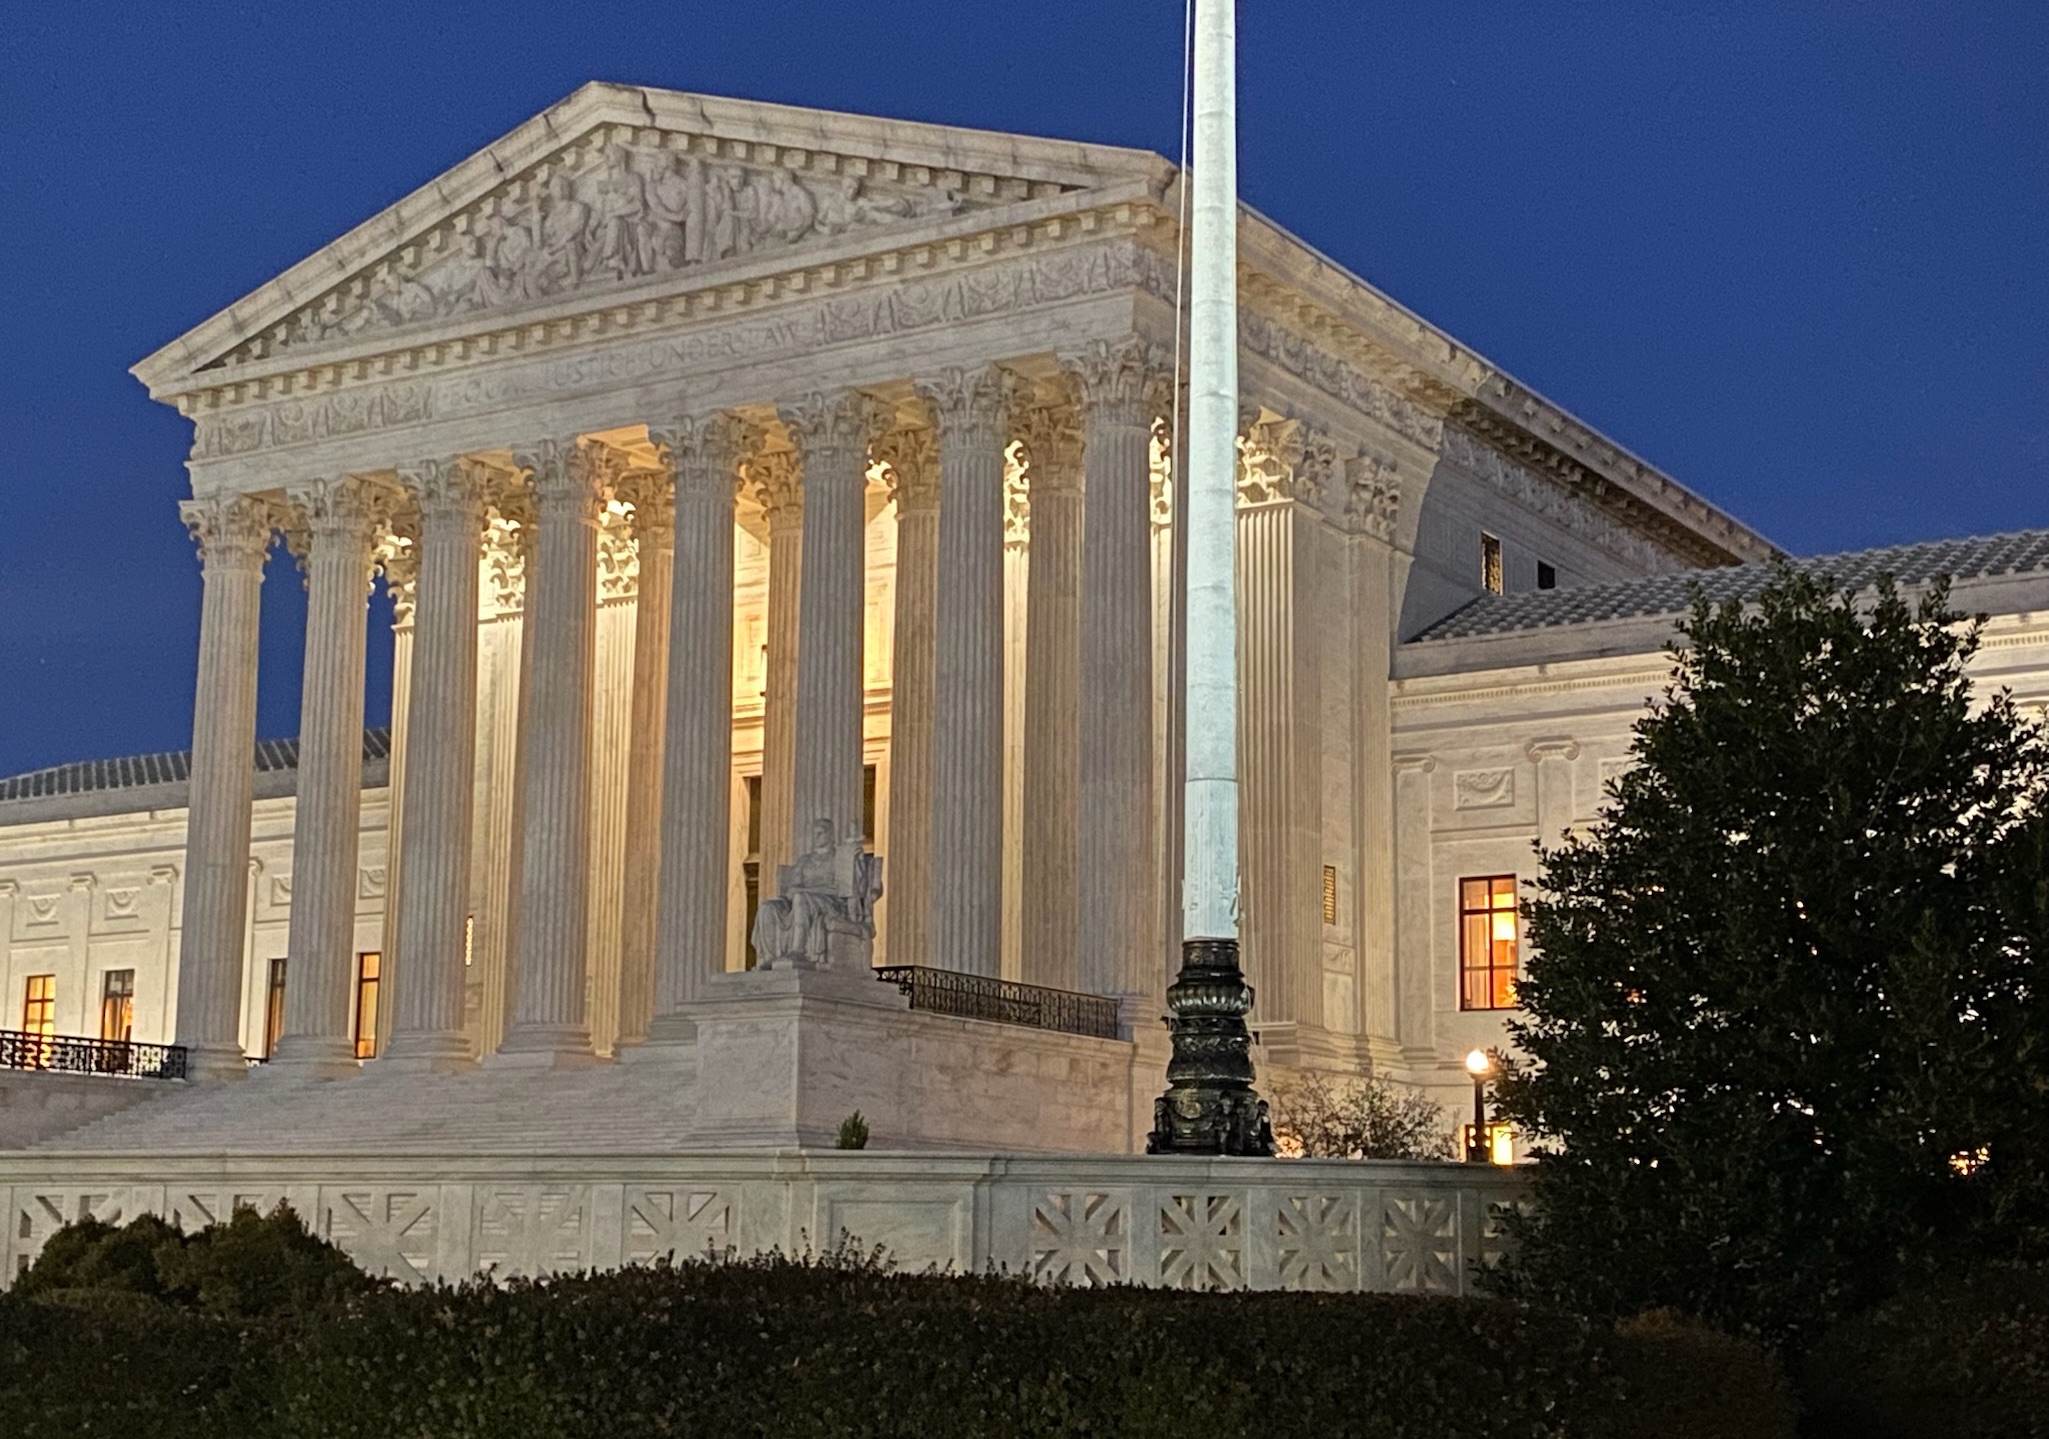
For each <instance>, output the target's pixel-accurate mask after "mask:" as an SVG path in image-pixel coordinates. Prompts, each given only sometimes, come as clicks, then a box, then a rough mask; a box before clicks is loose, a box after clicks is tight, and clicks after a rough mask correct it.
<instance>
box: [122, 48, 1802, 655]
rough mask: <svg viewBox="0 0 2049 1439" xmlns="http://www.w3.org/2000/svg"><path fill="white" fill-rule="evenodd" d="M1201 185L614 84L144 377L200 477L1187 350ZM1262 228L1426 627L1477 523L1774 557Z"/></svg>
mask: <svg viewBox="0 0 2049 1439" xmlns="http://www.w3.org/2000/svg"><path fill="white" fill-rule="evenodd" d="M1180 202H1181V194H1180V179H1179V174H1178V172H1177V170H1176V168H1175V166H1174V165H1173V164H1172V163H1170V162H1169V161H1167V160H1166V159H1164V158H1162V157H1161V156H1159V155H1156V154H1152V153H1150V152H1147V151H1141V150H1131V149H1123V148H1117V147H1111V146H1101V145H1091V144H1085V143H1078V142H1072V141H1063V140H1051V139H1043V138H1039V137H1033V136H1022V135H1009V134H998V133H991V132H987V131H978V130H968V129H960V128H954V127H948V126H939V125H929V124H920V123H913V122H907V121H898V120H888V119H880V118H875V117H871V116H863V115H848V114H840V113H834V112H828V111H822V110H812V109H803V108H796V107H790V106H783V105H769V104H762V103H759V102H754V101H747V100H734V99H723V98H719V97H714V96H705V95H691V94H682V93H678V92H673V91H666V90H654V89H647V88H643V87H638V86H629V85H617V84H607V83H592V84H588V85H585V86H584V87H582V88H581V89H579V90H577V91H576V92H575V93H574V94H572V95H570V96H569V97H568V98H566V99H564V100H563V101H561V102H560V103H558V104H556V105H554V106H552V107H550V108H549V109H548V110H546V111H544V112H542V113H541V114H539V115H537V116H535V117H534V118H533V119H531V120H529V121H527V122H526V123H524V124H522V125H520V126H519V127H518V128H516V129H515V130H513V131H512V132H511V133H509V134H508V135H506V136H505V137H503V138H502V139H500V140H498V141H496V142H494V143H493V144H491V145H489V146H486V147H485V148H484V149H483V150H481V151H479V152H478V153H477V154H475V155H472V156H471V157H469V158H468V159H466V160H464V161H462V162H461V163H459V164H457V165H456V166H454V167H453V168H451V169H450V170H448V171H446V172H445V173H444V174H442V175H440V176H438V177H436V178H435V179H434V180H432V181H431V182H429V183H428V184H426V185H424V186H422V187H421V188H420V189H418V190H416V191H414V192H413V193H412V194H410V195H407V196H406V197H404V198H403V199H401V200H399V201H398V202H397V203H395V204H393V205H391V206H390V207H388V208H387V209H385V210H383V211H382V212H380V213H379V214H377V215H375V216H373V217H371V218H370V219H368V220H366V221H365V222H364V223H363V224H361V225H359V226H357V227H356V228H355V229H353V230H351V231H349V232H348V233H347V234H345V235H343V236H341V237H340V238H339V239H337V240H335V241H333V242H332V243H331V244H329V245H327V246H325V247H323V248H322V249H321V250H319V251H318V252H317V253H315V254H313V255H311V256H309V257H308V258H307V259H305V260H303V261H301V262H300V263H298V264H297V265H294V266H293V267H291V268H290V269H289V270H287V271H285V272H284V273H283V274H281V275H279V276H277V277H276V278H275V279H273V280H271V281H269V282H268V283H266V284H265V285H263V286H261V287H259V288H258V289H256V290H255V291H253V292H252V293H250V294H249V295H247V296H245V297H244V298H243V299H241V300H238V301H236V302H235V303H234V304H232V305H230V306H229V307H228V308H226V309H225V310H223V311H221V312H220V313H219V314H217V315H215V316H213V317H212V318H210V319H208V320H206V321H204V322H202V323H201V324H199V325H197V326H196V327H194V328H193V329H192V330H190V331H188V332H187V333H185V334H184V335H181V336H179V337H178V338H177V339H175V340H173V341H172V342H171V343H169V344H167V345H165V346H164V347H163V348H162V349H160V350H158V351H157V352H156V353H154V354H152V355H150V356H149V357H148V358H147V359H145V360H143V361H142V362H141V363H139V364H138V365H136V366H135V368H134V373H135V374H136V376H137V377H138V378H139V379H141V380H142V382H143V383H144V384H145V385H146V386H147V387H148V389H149V392H150V394H151V395H152V396H153V397H155V398H157V399H159V400H162V401H164V402H166V403H170V404H173V405H175V406H176V407H177V408H178V409H179V410H180V411H181V412H182V413H184V414H185V415H187V416H188V417H189V418H191V419H192V421H193V423H194V443H193V448H192V453H191V459H190V462H189V468H190V470H191V477H192V485H193V489H194V492H195V493H198V494H206V493H213V492H217V491H221V490H252V491H253V490H260V489H263V488H266V487H268V486H273V485H276V484H277V483H279V481H278V479H277V476H278V474H279V473H280V472H285V473H289V472H291V471H292V470H293V469H295V468H298V467H313V468H315V469H316V470H317V471H318V472H321V473H333V472H337V471H339V472H350V471H352V470H358V469H360V470H372V469H378V468H383V467H388V466H390V465H392V464H393V463H395V460H394V457H393V452H392V438H391V432H392V431H395V430H404V431H406V432H407V433H408V435H409V436H415V437H417V439H418V440H419V442H421V443H432V444H436V445H441V446H444V447H446V449H444V451H443V452H461V451H462V450H463V449H465V448H466V447H467V448H475V449H487V448H493V447H495V446H498V445H502V444H503V443H505V442H506V439H507V438H508V436H507V427H508V426H511V425H517V424H520V423H532V422H533V421H532V419H531V417H532V415H533V414H534V413H535V412H536V411H537V410H538V409H539V408H541V407H542V406H543V405H544V404H545V405H546V406H547V407H549V410H550V413H553V414H566V415H574V416H578V417H587V419H585V418H580V419H579V420H578V423H581V424H582V425H583V429H584V432H596V431H600V430H612V429H614V428H617V427H619V426H622V425H630V424H632V423H634V422H635V421H636V420H638V421H643V422H644V421H645V420H646V418H647V414H648V412H649V410H650V408H658V407H662V406H668V407H672V408H673V407H674V406H676V405H677V404H678V403H679V397H687V399H688V400H689V401H690V403H692V404H697V405H711V404H717V403H728V402H733V403H740V402H755V403H758V402H761V401H763V400H772V399H773V398H775V396H773V395H762V394H753V393H750V392H748V391H747V390H746V388H745V387H746V386H747V385H749V384H754V385H757V386H758V385H759V384H761V383H765V380H764V379H763V378H760V377H774V376H781V377H785V378H788V377H802V379H803V381H804V382H805V383H813V382H816V383H825V382H828V381H829V382H831V383H851V384H863V385H876V384H884V383H889V382H892V381H895V380H897V379H898V378H899V377H900V375H901V372H902V371H903V370H904V369H905V368H906V367H909V366H920V365H923V366H939V365H945V364H950V363H962V362H964V361H965V360H967V359H970V358H978V359H979V360H982V361H986V360H987V359H990V358H997V359H1001V360H1003V361H1004V362H1006V363H1010V362H1013V361H1014V362H1018V363H1021V364H1023V365H1025V366H1030V365H1032V364H1034V363H1039V364H1043V365H1045V366H1046V367H1048V368H1050V367H1051V365H1052V363H1053V352H1054V351H1055V350H1056V349H1057V347H1058V345H1059V344H1061V343H1066V342H1071V341H1074V340H1077V339H1082V338H1086V337H1087V336H1088V335H1090V334H1092V333H1093V334H1100V333H1103V332H1104V331H1105V329H1106V327H1114V328H1115V329H1116V330H1117V331H1119V332H1122V333H1130V332H1133V331H1136V332H1137V333H1139V334H1140V335H1141V336H1143V337H1146V338H1148V339H1150V340H1152V341H1153V342H1154V343H1156V344H1158V345H1160V346H1161V347H1162V349H1163V350H1165V351H1167V352H1171V349H1172V344H1173V339H1174V306H1175V297H1176V293H1177V291H1176V258H1177V255H1178V252H1179V249H1180V245H1179V234H1180V231H1179V227H1178V215H1179V212H1180ZM1239 244H1240V251H1239V259H1240V272H1239V275H1240V297H1241V337H1242V350H1241V356H1242V360H1241V369H1242V375H1243V381H1244V389H1245V393H1246V395H1247V398H1248V400H1250V401H1253V402H1256V403H1259V404H1263V405H1268V406H1271V407H1273V408H1274V409H1275V410H1277V411H1279V412H1282V413H1286V414H1289V415H1293V416H1296V417H1299V418H1301V419H1303V420H1304V421H1305V422H1306V423H1309V424H1313V425H1315V426H1317V427H1319V429H1320V430H1322V431H1324V432H1326V433H1328V434H1330V435H1332V436H1334V437H1335V438H1336V440H1337V441H1338V442H1339V445H1340V449H1341V450H1342V451H1343V452H1344V457H1345V458H1346V459H1348V460H1350V459H1352V458H1354V457H1356V458H1357V459H1358V460H1359V461H1360V462H1362V463H1363V464H1365V465H1368V466H1370V467H1371V468H1372V469H1373V471H1374V472H1375V473H1376V474H1378V475H1381V476H1383V477H1385V478H1387V479H1391V481H1392V484H1393V486H1394V492H1396V493H1398V496H1399V502H1398V506H1397V507H1396V512H1395V513H1394V514H1393V515H1392V516H1390V529H1391V534H1390V538H1391V539H1392V541H1393V542H1394V543H1395V544H1396V546H1397V547H1398V548H1402V549H1405V550H1408V551H1410V552H1411V553H1415V554H1418V555H1419V556H1421V557H1423V558H1424V559H1425V560H1426V562H1427V563H1426V564H1425V566H1424V567H1423V568H1424V570H1425V572H1426V574H1425V577H1426V581H1427V583H1426V584H1425V585H1424V586H1423V588H1424V589H1427V590H1429V592H1430V596H1429V599H1428V602H1427V603H1426V604H1424V605H1423V606H1422V607H1421V609H1419V610H1417V611H1416V615H1415V617H1414V621H1413V624H1412V626H1411V628H1414V627H1420V625H1421V624H1423V623H1427V622H1429V621H1430V620H1434V619H1435V618H1437V617H1438V616H1439V615H1441V614H1442V613H1443V612H1445V611H1447V610H1448V609H1450V608H1452V607H1454V606H1455V604H1456V603H1457V602H1459V601H1462V600H1463V599H1464V598H1466V597H1468V596H1469V595H1470V594H1472V593H1476V592H1477V591H1478V588H1479V579H1478V577H1479V574H1480V572H1479V570H1478V569H1477V567H1476V566H1475V565H1472V564H1468V563H1467V562H1466V560H1467V552H1468V551H1469V550H1470V549H1471V547H1472V545H1477V543H1478V538H1477V536H1478V534H1479V533H1480V531H1481V530H1483V529H1484V530H1485V531H1486V532H1487V533H1489V534H1495V535H1496V537H1497V538H1499V539H1501V540H1503V541H1504V543H1505V547H1506V551H1507V553H1506V557H1505V559H1506V564H1507V567H1508V576H1509V583H1510V586H1511V587H1513V584H1514V583H1516V582H1517V581H1516V580H1515V577H1516V576H1520V575H1522V572H1523V571H1524V570H1526V569H1527V570H1528V571H1529V574H1528V579H1529V581H1530V583H1531V584H1534V583H1535V574H1536V571H1535V570H1534V568H1533V566H1534V563H1535V560H1534V559H1527V562H1525V558H1526V557H1529V556H1536V557H1542V558H1544V562H1545V563H1546V564H1547V565H1551V566H1552V567H1553V568H1554V569H1556V570H1557V572H1558V574H1559V575H1560V577H1561V578H1562V580H1563V581H1566V582H1575V581H1592V580H1598V579H1604V578H1614V577H1617V576H1619V575H1623V574H1635V573H1647V572H1651V571H1653V570H1657V569H1662V568H1671V567H1674V566H1711V565H1723V564H1733V563H1740V562H1743V561H1746V560H1755V559H1760V558H1764V557H1766V556H1769V555H1771V554H1773V553H1776V551H1775V550H1774V548H1773V547H1772V546H1771V544H1770V543H1769V542H1768V541H1767V540H1765V539H1764V538H1763V537H1762V536H1760V535H1758V534H1756V533H1755V532H1753V531H1752V530H1750V529H1749V528H1747V527H1746V526H1744V525H1742V524H1741V523H1740V522H1739V521H1737V520H1735V519H1734V518H1733V517H1731V516H1729V515H1728V514H1726V513H1724V512H1723V511H1721V510H1719V509H1717V508H1716V507H1715V506H1713V505H1711V504H1709V503H1708V502H1707V501H1706V500H1704V499H1702V498H1701V497H1700V496H1698V495H1696V494H1693V493H1692V492H1691V491H1689V490H1687V489H1686V488H1685V487H1684V486H1682V485H1680V484H1679V483H1678V482H1677V481H1675V480H1673V479H1672V478H1671V477H1669V476H1667V475H1665V474H1662V473H1661V472H1659V471H1658V470H1657V469H1656V468H1654V467H1653V466H1651V465H1649V464H1647V463H1646V462H1644V461H1643V460H1641V459H1639V458H1638V457H1636V456H1635V455H1632V454H1630V453H1629V452H1628V451H1627V450H1625V449H1624V448H1623V447H1622V446H1620V445H1618V444H1616V443H1615V442H1613V441H1612V440H1609V439H1607V438H1606V437H1604V436H1602V435H1600V434H1599V433H1597V432H1596V431H1594V430H1593V429H1592V428H1591V427H1589V426H1588V425H1586V424H1584V423H1583V422H1581V421H1580V420H1578V419H1576V418H1574V417H1573V416H1571V415H1570V414H1567V413H1566V412H1565V411H1563V410H1562V409H1560V408H1559V407H1557V406H1556V405H1553V404H1551V403H1550V402H1549V401H1547V400H1545V399H1544V398H1543V397H1542V396H1540V395H1538V394H1536V393H1535V392H1534V391H1532V390H1530V389H1529V388H1528V387H1526V386H1524V385H1522V384H1520V383H1519V382H1517V381H1516V380H1515V379H1514V378H1513V377H1511V376H1509V375H1508V374H1506V373H1505V372H1504V371H1502V370H1501V369H1500V368H1499V367H1498V366H1495V365H1493V364H1492V363H1490V362H1489V361H1487V360H1486V359H1485V358H1484V357H1482V356H1480V355H1478V354H1476V353H1474V352H1473V351H1472V350H1470V349H1469V348H1467V347H1466V346H1464V345H1462V344H1461V343H1459V342H1458V341H1457V340H1455V339H1453V338H1452V337H1451V336H1449V335H1447V334H1446V333H1444V332H1443V331H1442V330H1439V329H1438V328H1436V327H1435V326H1433V325H1431V324H1429V323H1428V322H1427V321H1425V320H1423V319H1422V318H1420V317H1419V316H1417V315H1415V314H1414V313H1412V312H1411V311H1409V310H1408V309H1406V308H1404V307H1403V306H1402V305H1400V304H1398V303H1397V302H1395V301H1394V300H1392V299H1390V298H1389V297H1388V296H1386V295H1385V294H1383V293H1381V292H1380V291H1379V290H1377V289H1375V288H1374V287H1373V286H1371V285H1369V284H1367V283H1366V282H1365V281H1364V280H1362V279H1360V278H1359V277H1357V276H1356V275H1353V274H1351V273H1349V272H1348V271H1346V270H1345V269H1344V268H1343V267H1341V266H1339V265H1337V264H1336V263H1334V262H1333V261H1331V260H1330V259H1329V258H1327V257H1326V256H1324V255H1322V254H1320V253H1319V252H1318V251H1316V250H1315V249H1313V248H1312V247H1310V246H1309V245H1307V244H1304V243H1303V242H1302V241H1301V240H1299V239H1297V238H1296V237H1295V236H1293V235H1292V234H1290V233H1288V232H1287V231H1286V230H1284V229H1282V228H1281V227H1280V226H1279V225H1277V224H1275V223H1274V222H1273V221H1271V220H1269V219H1267V218H1266V217H1265V216H1263V215H1260V214H1258V213H1256V212H1254V211H1252V210H1250V209H1247V210H1245V211H1244V212H1243V215H1242V219H1241V226H1240V238H1239ZM1006 345H1008V346H1011V347H1012V348H1009V349H1005V348H1004V346H1006ZM1033 346H1036V347H1038V350H1037V351H1035V350H1033V349H1032V348H1030V347H1033ZM890 366H894V367H895V368H894V369H891V368H889V367H890ZM792 382H794V381H792ZM405 458H406V459H408V460H410V459H411V458H415V457H414V456H406V457H405ZM1468 531H1471V532H1472V533H1471V534H1468V533H1467V532H1468ZM1469 541H1470V542H1471V543H1470V544H1469V543H1468V542H1469ZM1519 556H1520V557H1525V558H1518V557H1519Z"/></svg>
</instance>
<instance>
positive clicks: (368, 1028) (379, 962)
mask: <svg viewBox="0 0 2049 1439" xmlns="http://www.w3.org/2000/svg"><path fill="white" fill-rule="evenodd" d="M383 966H384V956H383V955H381V954H379V953H377V951H376V950H374V949H373V950H370V951H368V952H367V953H364V954H359V955H357V956H356V1058H358V1059H375V1058H376V1057H377V971H378V970H380V969H382V968H383Z"/></svg>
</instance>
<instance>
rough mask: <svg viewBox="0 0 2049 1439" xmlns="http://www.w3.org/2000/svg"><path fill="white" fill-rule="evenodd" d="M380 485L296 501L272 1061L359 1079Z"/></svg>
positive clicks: (306, 492) (316, 492) (355, 484)
mask: <svg viewBox="0 0 2049 1439" xmlns="http://www.w3.org/2000/svg"><path fill="white" fill-rule="evenodd" d="M383 489H384V487H383V486H381V485H375V484H373V483H372V482H370V481H367V480H364V479H361V478H355V477H351V478H344V479H341V480H323V481H320V482H319V483H317V484H313V485H309V486H307V487H306V488H304V489H302V490H296V491H294V492H293V493H292V501H293V503H294V505H295V506H296V507H297V508H298V509H299V510H300V512H301V513H302V514H303V515H304V517H305V525H306V529H307V531H308V532H309V539H310V548H309V549H308V550H307V552H306V554H305V557H304V560H305V567H306V672H305V682H304V685H303V686H302V689H301V692H300V701H299V785H298V802H297V805H296V807H295V809H294V812H293V818H292V919H291V932H290V938H289V939H288V941H287V947H286V955H287V957H286V961H285V975H286V984H285V1015H284V1032H283V1034H282V1035H280V1036H279V1038H278V1046H277V1054H276V1056H275V1057H274V1060H273V1062H274V1063H275V1064H277V1065H278V1066H279V1067H280V1068H283V1069H292V1070H300V1071H304V1072H308V1073H313V1074H324V1075H340V1074H353V1073H355V1072H356V1069H357V1064H356V1054H355V1046H354V1044H353V1043H352V1042H351V1039H350V1035H349V990H350V986H351V984H352V983H353V980H354V974H353V968H354V966H353V965H352V964H351V963H350V961H351V960H352V959H353V958H354V956H355V951H356V853H357V845H358V842H359V839H360V837H361V833H362V818H363V664H364V649H365V644H366V641H367V638H368V634H367V631H368V626H369V616H368V606H369V598H370V569H371V544H372V542H373V540H374V539H375V537H376V529H377V524H378V521H379V520H380V518H381V516H382V512H383V510H384V509H385V508H386V506H385V503H384V501H385V499H386V497H385V495H384V493H383Z"/></svg>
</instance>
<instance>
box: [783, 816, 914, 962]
mask: <svg viewBox="0 0 2049 1439" xmlns="http://www.w3.org/2000/svg"><path fill="white" fill-rule="evenodd" d="M881 897H882V858H881V856H880V855H875V854H871V853H869V852H868V841H867V840H866V838H865V837H863V836H861V835H858V834H849V835H848V836H847V837H845V838H844V839H842V838H838V837H837V836H835V834H834V832H833V824H832V821H831V820H829V819H821V820H817V821H815V822H814V823H813V824H812V826H811V849H810V851H809V852H808V853H806V854H803V855H800V856H799V857H798V859H797V861H796V863H794V864H785V865H778V866H777V867H776V897H775V898H774V899H765V900H763V901H762V902H761V908H760V909H759V910H758V911H756V913H755V916H754V953H755V955H756V957H757V961H758V963H759V964H760V966H761V968H763V969H845V970H855V971H856V972H858V970H860V969H864V968H866V967H867V966H868V965H869V964H870V962H871V956H872V954H873V952H874V947H875V901H876V900H878V899H880V898H881Z"/></svg>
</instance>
